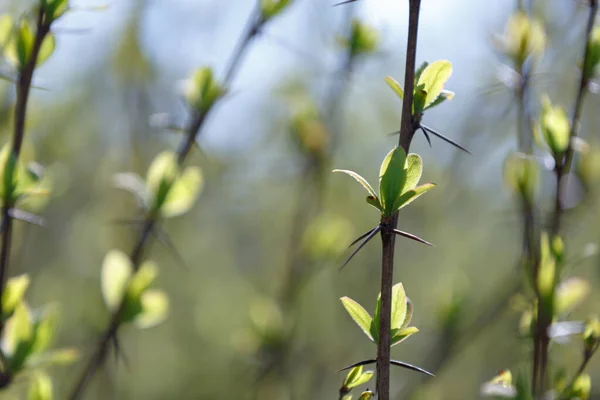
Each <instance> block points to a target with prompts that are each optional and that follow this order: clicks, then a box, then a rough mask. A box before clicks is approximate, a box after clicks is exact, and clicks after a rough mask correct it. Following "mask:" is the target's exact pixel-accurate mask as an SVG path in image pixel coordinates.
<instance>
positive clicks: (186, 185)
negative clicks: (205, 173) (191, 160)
mask: <svg viewBox="0 0 600 400" xmlns="http://www.w3.org/2000/svg"><path fill="white" fill-rule="evenodd" d="M202 185H203V178H202V173H201V172H200V168H198V167H188V168H186V169H185V170H184V171H183V173H182V174H181V176H180V177H179V178H178V179H176V180H175V182H174V183H173V185H172V186H171V188H170V189H169V193H168V194H167V196H166V198H165V201H164V204H163V206H162V207H161V213H162V215H163V216H165V217H174V216H177V215H181V214H183V213H185V212H187V211H189V209H190V208H192V206H193V205H194V202H195V201H196V199H197V197H198V194H199V193H200V190H201V189H202Z"/></svg>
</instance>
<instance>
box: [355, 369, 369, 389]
mask: <svg viewBox="0 0 600 400" xmlns="http://www.w3.org/2000/svg"><path fill="white" fill-rule="evenodd" d="M360 368H362V367H360ZM372 377H373V371H366V372H364V373H362V374H360V375H359V376H358V377H357V378H356V379H355V380H354V381H353V382H352V383H351V384H350V386H349V388H351V389H352V388H355V387H357V386H360V385H364V384H365V383H367V382H369V380H370V379H371V378H372Z"/></svg>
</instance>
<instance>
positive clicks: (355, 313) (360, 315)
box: [340, 297, 374, 340]
mask: <svg viewBox="0 0 600 400" xmlns="http://www.w3.org/2000/svg"><path fill="white" fill-rule="evenodd" d="M340 300H341V301H342V304H343V306H344V308H345V309H346V311H347V312H348V314H349V315H350V317H352V319H353V320H354V322H356V325H358V326H359V328H360V329H362V331H363V332H364V333H365V335H367V336H368V337H369V339H371V340H374V339H373V336H372V335H371V323H372V318H371V316H370V315H369V313H368V312H367V311H366V310H365V309H364V308H363V307H362V306H361V305H360V304H358V303H357V302H356V301H354V300H352V299H351V298H349V297H342V298H341V299H340Z"/></svg>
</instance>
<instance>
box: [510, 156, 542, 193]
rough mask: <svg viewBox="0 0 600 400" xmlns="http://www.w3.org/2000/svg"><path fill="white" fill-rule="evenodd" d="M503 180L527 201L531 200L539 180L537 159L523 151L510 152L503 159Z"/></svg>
mask: <svg viewBox="0 0 600 400" xmlns="http://www.w3.org/2000/svg"><path fill="white" fill-rule="evenodd" d="M504 181H505V182H506V184H507V185H508V186H509V187H510V188H511V189H512V190H513V191H514V192H516V193H519V194H520V195H521V196H523V197H524V198H525V199H526V200H527V201H529V202H531V201H533V197H534V195H535V191H536V189H537V185H538V181H539V166H538V164H537V161H536V160H535V159H534V158H533V157H531V156H528V155H526V154H523V153H511V154H509V155H508V156H507V157H506V159H505V160H504Z"/></svg>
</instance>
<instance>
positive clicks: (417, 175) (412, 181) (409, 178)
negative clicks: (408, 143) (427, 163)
mask: <svg viewBox="0 0 600 400" xmlns="http://www.w3.org/2000/svg"><path fill="white" fill-rule="evenodd" d="M422 173H423V160H421V157H420V156H419V155H418V154H414V153H411V154H409V155H408V157H406V183H405V184H404V188H403V189H402V193H403V194H404V193H406V192H408V191H409V190H413V189H414V188H415V187H416V186H417V184H418V183H419V179H421V174H422Z"/></svg>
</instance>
